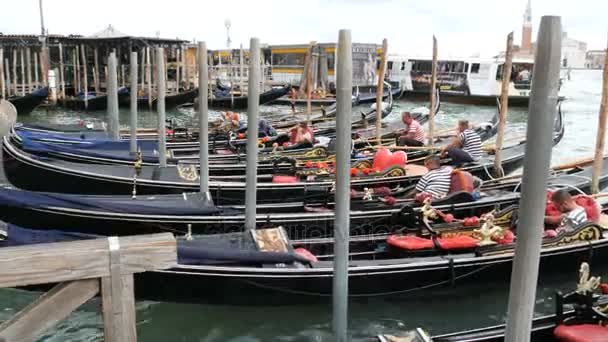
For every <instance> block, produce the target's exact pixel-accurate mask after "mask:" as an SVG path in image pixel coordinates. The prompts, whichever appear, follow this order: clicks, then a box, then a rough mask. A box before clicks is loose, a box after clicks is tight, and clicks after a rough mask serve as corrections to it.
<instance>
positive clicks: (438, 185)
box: [416, 166, 453, 199]
mask: <svg viewBox="0 0 608 342" xmlns="http://www.w3.org/2000/svg"><path fill="white" fill-rule="evenodd" d="M452 170H453V169H452V168H451V167H450V166H442V167H440V168H438V169H434V170H431V171H429V172H428V173H426V174H425V175H424V176H422V178H420V180H419V181H418V184H416V190H417V191H418V192H427V193H429V194H430V195H431V196H433V199H439V198H443V197H445V195H447V194H448V192H449V191H450V184H451V183H452Z"/></svg>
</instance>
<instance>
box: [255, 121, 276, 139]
mask: <svg viewBox="0 0 608 342" xmlns="http://www.w3.org/2000/svg"><path fill="white" fill-rule="evenodd" d="M258 129H259V135H260V136H262V137H265V136H266V137H273V136H275V135H277V131H276V130H275V129H274V127H272V125H271V124H270V123H268V121H266V119H261V120H260V121H259V125H258Z"/></svg>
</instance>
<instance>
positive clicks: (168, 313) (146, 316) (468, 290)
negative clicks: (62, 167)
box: [0, 70, 608, 342]
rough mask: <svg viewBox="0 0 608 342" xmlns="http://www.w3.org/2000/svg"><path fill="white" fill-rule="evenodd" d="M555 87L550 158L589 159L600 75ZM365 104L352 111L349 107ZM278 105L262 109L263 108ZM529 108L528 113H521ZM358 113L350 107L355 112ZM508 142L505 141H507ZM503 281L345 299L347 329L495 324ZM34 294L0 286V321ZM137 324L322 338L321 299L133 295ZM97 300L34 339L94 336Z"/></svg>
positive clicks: (448, 123) (447, 110)
mask: <svg viewBox="0 0 608 342" xmlns="http://www.w3.org/2000/svg"><path fill="white" fill-rule="evenodd" d="M561 94H562V95H564V96H566V97H567V101H566V102H565V103H564V104H563V111H564V113H565V114H566V134H565V136H564V139H563V140H562V142H561V143H560V144H559V145H558V146H557V147H556V148H555V149H554V150H553V163H554V164H558V163H564V162H568V161H572V160H574V159H576V158H581V157H588V156H591V155H592V153H593V149H594V144H595V135H596V129H597V113H598V110H599V102H600V97H601V72H600V71H589V70H580V71H572V80H571V81H566V82H565V83H564V85H563V87H562V91H561ZM420 105H421V103H413V102H408V101H404V100H399V101H398V102H397V104H396V107H397V108H396V110H395V111H394V112H393V114H391V115H390V116H389V117H388V118H387V119H385V120H387V121H388V122H391V125H393V126H395V127H396V126H398V125H399V120H400V116H399V112H400V111H401V110H409V109H413V108H415V107H419V106H420ZM365 109H367V106H360V107H358V108H356V110H355V112H356V113H358V111H362V110H365ZM279 110H284V108H279V107H263V111H266V112H268V113H272V112H277V111H279ZM494 113H495V109H494V108H492V107H477V106H468V105H456V104H447V103H443V104H442V107H441V114H440V115H439V116H438V118H437V120H438V125H437V126H438V128H437V129H438V130H441V129H445V128H451V127H454V125H455V123H456V121H457V120H458V119H461V118H467V119H469V120H470V121H471V122H473V123H476V122H482V121H484V120H490V118H491V117H492V115H493V114H494ZM531 114H532V115H534V113H531ZM356 115H358V114H356ZM167 117H170V118H174V119H175V120H176V121H178V122H181V123H185V122H190V121H191V120H192V118H193V117H194V113H193V112H191V111H181V112H180V111H171V112H168V113H167ZM19 119H20V120H21V121H23V122H32V123H41V124H44V123H76V122H79V121H81V120H82V121H89V120H105V119H106V118H105V113H86V112H72V111H55V110H53V111H51V110H49V111H47V110H45V109H39V110H36V111H35V112H33V113H32V114H31V115H29V116H27V117H20V118H19ZM155 120H156V114H155V113H153V112H148V111H141V112H140V115H139V126H140V127H154V126H155ZM526 120H527V109H525V108H523V109H522V108H514V109H511V110H510V111H509V118H508V135H507V137H508V138H509V137H515V138H514V139H513V140H510V143H515V141H516V140H517V138H518V137H522V136H523V135H524V134H525V128H526ZM121 124H122V125H125V127H126V125H127V124H128V112H122V113H121ZM507 144H508V143H507ZM592 273H593V274H596V275H602V276H604V277H606V276H607V275H608V266H605V267H600V266H596V267H592ZM577 275H578V270H577V269H566V270H563V272H561V273H559V274H552V275H548V276H546V277H543V278H542V279H541V280H540V282H539V284H538V291H537V299H536V312H537V314H539V315H540V314H543V313H550V312H552V311H553V299H554V291H555V289H562V290H566V291H567V290H569V289H572V288H573V286H574V285H575V283H576V279H577ZM508 290H509V286H508V284H506V283H488V282H484V283H481V284H476V285H471V286H467V287H461V286H459V287H458V289H457V290H453V289H449V288H447V289H438V290H433V291H431V292H424V293H416V292H414V293H410V294H408V295H407V296H395V297H394V298H388V299H387V298H383V299H377V298H368V299H365V300H357V301H353V302H351V303H350V304H349V329H350V334H351V336H352V339H353V340H365V339H366V338H368V337H369V336H373V335H375V334H378V333H398V332H399V331H403V330H405V329H411V328H415V327H424V328H425V329H427V330H430V331H431V332H432V333H433V334H438V333H446V332H450V331H455V330H463V329H470V328H475V327H481V326H487V325H492V324H499V323H502V322H504V319H505V315H506V314H505V312H506V307H507V301H508ZM37 295H39V294H38V293H32V292H25V291H20V290H13V289H5V290H0V321H3V320H5V319H8V318H9V317H11V316H12V315H14V314H15V312H16V311H17V310H19V309H20V308H22V307H24V306H25V305H27V303H29V302H30V301H31V300H33V299H34V298H35V297H36V296H37ZM136 306H137V330H138V335H139V340H140V341H159V342H160V341H183V342H186V341H205V342H215V341H234V342H237V341H238V342H253V341H332V337H331V302H327V301H319V302H316V303H314V304H313V303H311V304H309V305H298V306H266V307H240V306H217V305H193V304H188V305H186V304H175V303H159V302H150V301H140V302H137V304H136ZM99 307H100V301H99V300H98V299H95V300H92V301H90V302H89V303H87V304H85V305H84V306H82V307H81V308H80V309H78V310H77V311H76V312H74V313H73V314H72V315H71V316H70V317H69V318H68V319H67V320H65V321H64V322H62V323H60V324H59V325H58V326H57V327H55V328H54V329H52V330H51V331H49V332H48V334H47V335H45V336H44V337H42V339H41V340H42V341H101V340H102V335H103V326H102V323H101V317H100V314H99Z"/></svg>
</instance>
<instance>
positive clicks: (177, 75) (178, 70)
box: [175, 49, 182, 94]
mask: <svg viewBox="0 0 608 342" xmlns="http://www.w3.org/2000/svg"><path fill="white" fill-rule="evenodd" d="M181 62H182V56H181V50H179V49H177V51H176V57H175V65H176V67H175V68H176V69H175V94H177V93H179V80H180V77H181V72H182V69H181V68H180V64H181Z"/></svg>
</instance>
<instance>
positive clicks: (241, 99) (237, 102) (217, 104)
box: [194, 84, 291, 109]
mask: <svg viewBox="0 0 608 342" xmlns="http://www.w3.org/2000/svg"><path fill="white" fill-rule="evenodd" d="M289 89H291V85H289V84H287V85H285V86H283V87H281V88H272V89H270V90H268V91H266V92H263V93H261V94H260V104H266V103H269V102H272V101H274V100H276V99H278V98H279V97H281V96H284V95H285V94H287V92H289ZM247 101H248V97H247V96H233V97H230V96H223V97H214V98H211V99H209V107H211V108H230V109H247V106H248V104H247ZM194 106H195V108H196V107H197V104H196V102H195V105H194Z"/></svg>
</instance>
